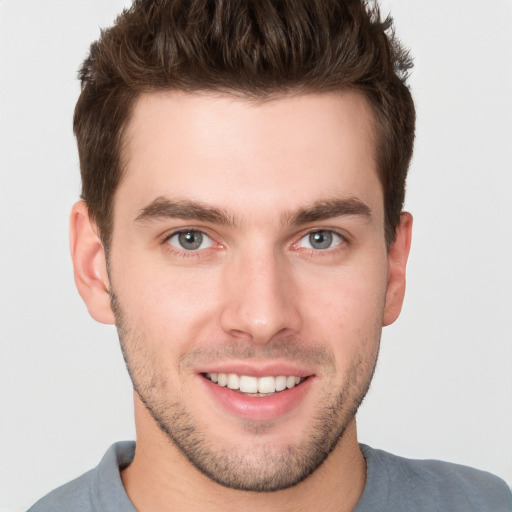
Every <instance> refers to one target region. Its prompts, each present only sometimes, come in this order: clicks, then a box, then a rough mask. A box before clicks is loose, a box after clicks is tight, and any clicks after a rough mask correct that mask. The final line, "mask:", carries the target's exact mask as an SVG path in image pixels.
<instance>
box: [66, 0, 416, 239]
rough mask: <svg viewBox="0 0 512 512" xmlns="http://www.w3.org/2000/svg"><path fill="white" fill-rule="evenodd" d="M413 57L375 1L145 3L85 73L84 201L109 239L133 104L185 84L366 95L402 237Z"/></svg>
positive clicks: (80, 113)
mask: <svg viewBox="0 0 512 512" xmlns="http://www.w3.org/2000/svg"><path fill="white" fill-rule="evenodd" d="M410 67H411V60H410V58H409V55H408V52H406V51H405V50H404V49H403V48H402V46H401V45H400V44H399V42H398V41H397V40H396V38H395V37H394V34H393V26H392V20H391V18H390V17H388V18H386V19H385V20H382V19H381V16H380V13H379V9H378V6H377V5H376V4H375V3H369V2H367V1H365V0H135V1H134V3H133V5H132V6H131V8H129V9H126V10H124V11H123V12H122V14H121V15H120V16H119V17H118V18H117V20H116V22H115V24H114V25H113V26H112V27H111V28H109V29H107V30H103V31H102V32H101V37H100V38H99V40H98V41H96V42H94V43H93V44H92V45H91V49H90V54H89V56H88V58H87V59H86V60H85V61H84V63H83V65H82V68H81V70H80V75H79V76H80V80H81V85H82V92H81V94H80V97H79V99H78V102H77V105H76V108H75V115H74V131H75V135H76V138H77V142H78V150H79V155H80V168H81V174H82V198H83V199H84V200H85V201H86V203H87V205H88V208H89V212H90V215H91V218H92V219H93V220H94V221H95V222H96V224H97V225H98V228H99V230H100V234H101V237H102V240H103V243H104V244H105V246H106V247H108V244H109V242H110V238H111V231H112V210H113V196H114V193H115V191H116V188H117V186H118V185H119V182H120V180H121V177H122V172H123V169H122V163H121V162H122V159H121V153H122V143H123V131H124V128H125V127H126V125H127V123H128V121H129V119H130V114H131V111H132V108H133V105H134V102H135V100H136V99H137V98H138V97H139V96H140V95H141V94H143V93H146V92H151V91H161V90H167V89H175V90H182V91H212V90H214V91H221V92H229V93H233V92H235V93H237V94H241V95H244V96H246V97H256V98H265V97H268V96H270V95H275V94H286V93H289V92H329V91H338V90H344V89H348V88H352V89H357V90H359V91H361V92H362V93H363V94H364V95H365V97H366V98H367V100H368V101H369V103H370V105H371V106H372V109H373V111H374V114H375V119H376V135H377V155H376V158H377V163H378V171H379V177H380V180H381V183H382V187H383V191H384V208H385V232H386V240H387V242H388V244H389V243H391V241H392V240H393V239H394V233H395V229H396V226H397V225H398V223H399V221H400V213H401V211H402V208H403V201H404V196H405V179H406V175H407V170H408V167H409V163H410V159H411V156H412V149H413V142H414V126H415V111H414V104H413V101H412V97H411V94H410V92H409V89H408V87H407V86H406V84H405V81H406V79H407V75H408V70H409V69H410Z"/></svg>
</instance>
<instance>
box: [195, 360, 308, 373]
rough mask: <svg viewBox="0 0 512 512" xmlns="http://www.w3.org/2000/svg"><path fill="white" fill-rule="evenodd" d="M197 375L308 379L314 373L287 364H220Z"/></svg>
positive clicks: (201, 370) (301, 367)
mask: <svg viewBox="0 0 512 512" xmlns="http://www.w3.org/2000/svg"><path fill="white" fill-rule="evenodd" d="M198 373H201V374H204V373H235V374H237V375H248V376H252V377H278V376H280V375H287V376H289V375H294V376H295V377H310V376H312V375H313V373H314V372H312V371H311V369H308V368H305V367H304V366H301V365H297V364H293V363H289V362H288V363H287V362H277V361H275V362H264V361H262V362H255V361H252V362H242V361H239V362H222V363H217V364H211V365H208V366H205V367H203V368H199V369H198Z"/></svg>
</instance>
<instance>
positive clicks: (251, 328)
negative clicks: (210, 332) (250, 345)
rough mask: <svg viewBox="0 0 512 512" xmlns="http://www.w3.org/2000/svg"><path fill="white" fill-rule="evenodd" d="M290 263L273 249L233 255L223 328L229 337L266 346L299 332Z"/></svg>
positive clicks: (226, 281) (261, 248)
mask: <svg viewBox="0 0 512 512" xmlns="http://www.w3.org/2000/svg"><path fill="white" fill-rule="evenodd" d="M289 265H290V262H288V261H287V259H286V257H285V256H284V255H281V254H279V252H278V251H276V250H275V249H274V248H272V247H268V246H262V245H261V244H260V246H259V248H255V247H253V248H252V250H248V251H244V252H241V253H240V254H238V255H236V256H235V257H234V258H233V260H232V262H231V263H230V265H229V268H227V269H226V275H225V284H226V296H225V297H226V300H225V303H224V308H223V311H222V314H221V322H222V327H223V329H224V330H225V331H226V332H229V333H230V334H232V335H238V336H246V337H249V338H250V339H251V340H252V341H253V342H254V343H259V344H263V343H267V342H268V341H270V340H271V339H272V338H274V337H275V336H276V335H278V334H281V335H290V334H292V333H293V332H297V331H298V330H299V329H300V325H301V317H300V311H299V309H298V307H297V304H296V302H295V300H294V293H293V289H294V283H293V278H292V272H291V268H290V266H289Z"/></svg>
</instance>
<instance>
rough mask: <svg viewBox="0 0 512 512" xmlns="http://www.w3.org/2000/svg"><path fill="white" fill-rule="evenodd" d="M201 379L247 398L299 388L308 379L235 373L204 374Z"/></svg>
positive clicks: (266, 395) (291, 376) (295, 376)
mask: <svg viewBox="0 0 512 512" xmlns="http://www.w3.org/2000/svg"><path fill="white" fill-rule="evenodd" d="M202 375H203V377H204V378H205V379H207V380H209V381H210V382H212V383H214V384H216V385H217V386H220V387H226V388H228V389H231V390H232V391H236V392H238V393H240V394H242V395H246V396H249V397H262V398H263V397H270V396H273V395H276V394H279V393H281V392H283V391H286V390H289V389H293V388H295V387H297V386H300V385H301V384H302V383H303V382H304V381H305V380H307V379H308V377H300V376H297V375H278V376H271V375H269V376H265V377H254V376H252V375H239V374H236V373H204V374H202Z"/></svg>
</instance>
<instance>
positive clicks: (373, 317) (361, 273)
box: [300, 262, 387, 367]
mask: <svg viewBox="0 0 512 512" xmlns="http://www.w3.org/2000/svg"><path fill="white" fill-rule="evenodd" d="M319 278H320V276H316V279H315V276H311V275H309V276H307V277H305V278H304V280H303V284H302V287H301V289H302V292H301V293H300V295H301V296H303V297H306V296H307V300H305V299H303V300H302V302H303V314H304V316H305V319H306V322H305V325H306V326H307V327H306V328H307V329H308V332H307V333H305V334H306V336H307V337H308V338H311V339H313V340H315V341H317V342H320V343H329V344H330V345H331V348H332V350H333V353H334V355H335V358H336V360H337V363H338V366H341V367H346V366H348V365H350V364H351V360H352V359H353V358H356V357H364V358H373V357H374V355H375V354H376V351H377V350H378V344H379V339H380V333H381V329H382V319H383V312H384V304H385V296H386V282H387V266H386V265H385V264H383V263H380V262H374V263H373V264H372V265H365V264H364V263H362V262H361V264H360V265H357V267H355V266H352V267H351V268H348V267H345V268H340V269H337V270H335V271H334V270H332V269H331V270H330V271H329V273H328V275H325V276H324V278H323V279H322V280H321V281H322V282H323V286H322V287H321V289H320V288H319V287H318V282H319ZM313 282H316V283H317V286H313V284H312V283H313Z"/></svg>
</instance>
